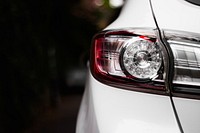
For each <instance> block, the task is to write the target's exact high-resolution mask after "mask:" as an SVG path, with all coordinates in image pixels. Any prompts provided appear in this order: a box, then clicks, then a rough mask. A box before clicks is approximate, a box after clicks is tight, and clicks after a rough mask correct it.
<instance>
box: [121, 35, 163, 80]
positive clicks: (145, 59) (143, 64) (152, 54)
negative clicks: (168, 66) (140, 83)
mask: <svg viewBox="0 0 200 133" xmlns="http://www.w3.org/2000/svg"><path fill="white" fill-rule="evenodd" d="M126 45H127V46H126V47H125V48H124V53H123V55H122V56H123V57H122V60H123V61H122V66H124V68H125V70H126V71H127V72H128V73H129V74H130V75H132V76H133V77H136V78H138V79H152V78H154V77H156V76H157V72H158V71H159V69H160V67H161V64H162V56H161V52H160V48H159V46H158V45H157V43H155V42H152V41H150V40H145V39H143V38H139V39H138V38H137V39H136V40H130V41H128V42H127V44H126Z"/></svg>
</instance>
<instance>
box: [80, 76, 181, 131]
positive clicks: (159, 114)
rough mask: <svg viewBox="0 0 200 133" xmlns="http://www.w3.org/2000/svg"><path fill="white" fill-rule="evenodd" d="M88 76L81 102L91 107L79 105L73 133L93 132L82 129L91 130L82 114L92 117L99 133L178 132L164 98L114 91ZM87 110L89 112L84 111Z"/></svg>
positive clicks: (172, 113)
mask: <svg viewBox="0 0 200 133" xmlns="http://www.w3.org/2000/svg"><path fill="white" fill-rule="evenodd" d="M88 76H89V78H88V79H89V80H88V81H89V82H88V83H87V87H86V90H87V91H86V94H85V95H87V97H84V99H86V98H89V99H91V100H92V105H91V106H88V104H91V102H90V103H86V104H84V105H83V104H82V106H85V107H82V108H81V110H80V114H79V120H78V123H79V126H78V128H77V133H93V132H90V130H89V129H88V130H87V131H86V130H85V129H84V127H90V128H93V127H92V125H93V123H94V121H85V118H84V116H86V115H87V117H90V118H95V120H96V124H97V127H96V128H97V130H98V132H99V133H134V132H135V133H147V132H148V133H161V132H162V133H179V132H180V131H179V127H178V125H177V122H176V118H175V116H174V112H173V109H172V106H171V101H170V98H169V97H168V96H160V95H153V94H146V93H140V92H134V91H128V90H123V89H118V88H114V87H111V86H107V85H105V84H102V83H100V82H98V81H97V80H95V79H94V78H93V77H92V75H91V74H90V73H89V75H88ZM84 99H83V101H84ZM90 107H92V108H93V110H94V112H93V113H89V112H88V110H90V109H89V108H90ZM84 108H85V109H84ZM86 108H87V109H86ZM91 122H92V123H91ZM95 133H96V132H95Z"/></svg>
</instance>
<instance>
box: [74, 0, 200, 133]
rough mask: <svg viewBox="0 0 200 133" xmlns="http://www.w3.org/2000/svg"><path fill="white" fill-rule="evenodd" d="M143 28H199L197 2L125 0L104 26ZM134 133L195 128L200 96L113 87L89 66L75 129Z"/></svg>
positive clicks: (191, 132)
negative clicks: (102, 81)
mask: <svg viewBox="0 0 200 133" xmlns="http://www.w3.org/2000/svg"><path fill="white" fill-rule="evenodd" d="M151 6H152V9H153V11H152V9H151ZM154 17H155V19H156V22H157V23H156V22H155V20H154ZM157 26H158V27H157ZM141 27H148V28H154V29H156V28H159V29H169V30H176V31H186V32H192V33H200V6H196V5H194V4H191V3H189V2H186V1H184V0H167V1H166V0H127V2H126V4H125V5H124V7H123V9H122V12H121V14H120V16H119V17H118V18H117V20H116V21H114V22H113V23H112V24H111V25H109V26H108V27H107V28H106V29H105V30H113V29H121V28H141ZM134 132H135V133H182V132H184V133H199V132H200V100H198V99H193V98H183V97H178V96H177V97H176V96H175V97H170V96H165V95H158V94H151V93H144V92H138V91H130V90H125V89H123V88H120V87H112V86H109V85H106V84H104V83H101V82H100V81H98V80H96V79H95V78H94V77H93V76H92V74H91V71H90V70H88V76H87V83H86V87H85V93H84V95H83V99H82V103H81V107H80V110H79V115H78V120H77V127H76V133H134Z"/></svg>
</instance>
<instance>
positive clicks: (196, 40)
mask: <svg viewBox="0 0 200 133" xmlns="http://www.w3.org/2000/svg"><path fill="white" fill-rule="evenodd" d="M164 38H165V39H166V40H167V42H168V43H169V44H170V47H171V49H172V52H173V57H174V78H173V91H174V92H180V93H187V94H189V93H191V94H200V35H199V34H194V33H186V32H177V31H164Z"/></svg>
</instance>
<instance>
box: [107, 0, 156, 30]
mask: <svg viewBox="0 0 200 133" xmlns="http://www.w3.org/2000/svg"><path fill="white" fill-rule="evenodd" d="M129 27H131V28H133V27H134V28H138V27H142V28H146V27H147V28H148V27H150V28H156V25H155V22H154V19H153V16H152V12H151V7H150V3H149V0H127V1H126V3H125V5H124V7H123V9H122V12H121V14H120V15H119V17H118V18H117V20H116V21H114V22H113V23H112V24H111V25H109V26H108V27H107V28H106V29H119V28H129Z"/></svg>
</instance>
